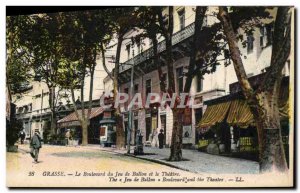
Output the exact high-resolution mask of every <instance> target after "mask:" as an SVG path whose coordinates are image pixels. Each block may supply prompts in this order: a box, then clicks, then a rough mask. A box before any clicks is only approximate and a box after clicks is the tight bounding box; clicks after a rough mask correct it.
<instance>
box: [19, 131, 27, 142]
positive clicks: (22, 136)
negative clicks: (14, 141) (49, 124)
mask: <svg viewBox="0 0 300 193" xmlns="http://www.w3.org/2000/svg"><path fill="white" fill-rule="evenodd" d="M25 137H26V134H25V132H24V130H22V131H21V132H20V139H21V144H24V140H25Z"/></svg>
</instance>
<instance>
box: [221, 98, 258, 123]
mask: <svg viewBox="0 0 300 193" xmlns="http://www.w3.org/2000/svg"><path fill="white" fill-rule="evenodd" d="M226 121H227V123H228V124H229V125H236V126H239V127H241V128H246V127H248V126H249V125H250V124H252V123H253V121H254V120H253V115H252V113H251V111H250V108H249V106H248V104H247V103H246V101H245V100H234V101H232V103H231V106H230V109H229V113H228V116H227V120H226Z"/></svg>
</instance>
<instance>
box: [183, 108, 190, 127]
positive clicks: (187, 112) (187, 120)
mask: <svg viewBox="0 0 300 193" xmlns="http://www.w3.org/2000/svg"><path fill="white" fill-rule="evenodd" d="M191 124H192V110H191V109H190V108H185V109H184V115H183V125H191Z"/></svg>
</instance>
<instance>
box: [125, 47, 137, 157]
mask: <svg viewBox="0 0 300 193" xmlns="http://www.w3.org/2000/svg"><path fill="white" fill-rule="evenodd" d="M132 61H133V63H132V66H131V75H130V97H131V100H132V98H133V73H134V50H132ZM132 121H133V118H132V106H129V107H128V129H127V153H128V154H130V141H131V130H132V126H133V123H132ZM135 129H136V128H135Z"/></svg>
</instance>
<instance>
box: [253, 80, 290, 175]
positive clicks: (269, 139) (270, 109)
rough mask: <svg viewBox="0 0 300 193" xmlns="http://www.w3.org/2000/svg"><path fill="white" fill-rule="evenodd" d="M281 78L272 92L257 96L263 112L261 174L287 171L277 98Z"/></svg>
mask: <svg viewBox="0 0 300 193" xmlns="http://www.w3.org/2000/svg"><path fill="white" fill-rule="evenodd" d="M281 80H282V78H281V77H278V78H277V80H276V81H275V83H274V88H273V91H268V92H267V91H265V92H262V93H260V94H258V98H259V101H260V104H262V106H263V111H264V112H265V119H264V120H263V128H262V129H261V130H263V137H264V138H263V140H264V141H263V144H264V145H263V146H264V148H263V151H262V156H261V160H260V171H261V172H272V171H279V172H286V171H287V170H288V167H287V162H286V157H285V151H284V146H283V142H282V135H281V126H280V116H279V108H278V96H279V92H280V85H281Z"/></svg>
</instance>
